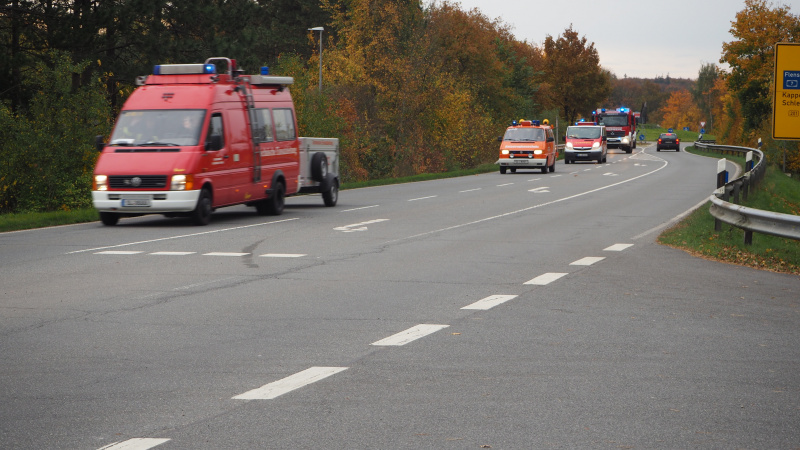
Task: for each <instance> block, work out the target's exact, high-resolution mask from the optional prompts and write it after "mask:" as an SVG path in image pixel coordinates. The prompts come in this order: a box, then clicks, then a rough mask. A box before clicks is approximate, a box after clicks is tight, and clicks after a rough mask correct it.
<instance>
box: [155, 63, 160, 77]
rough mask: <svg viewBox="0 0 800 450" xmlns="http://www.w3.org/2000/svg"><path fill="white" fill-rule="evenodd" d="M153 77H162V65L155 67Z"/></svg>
mask: <svg viewBox="0 0 800 450" xmlns="http://www.w3.org/2000/svg"><path fill="white" fill-rule="evenodd" d="M153 75H161V65H159V64H156V65H155V66H154V67H153Z"/></svg>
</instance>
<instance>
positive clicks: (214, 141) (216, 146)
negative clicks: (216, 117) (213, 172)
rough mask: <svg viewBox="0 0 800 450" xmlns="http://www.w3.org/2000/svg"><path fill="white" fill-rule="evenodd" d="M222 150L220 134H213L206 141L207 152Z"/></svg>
mask: <svg viewBox="0 0 800 450" xmlns="http://www.w3.org/2000/svg"><path fill="white" fill-rule="evenodd" d="M220 149H222V136H220V135H219V134H212V135H211V136H209V137H208V140H207V141H206V150H210V151H217V150H220Z"/></svg>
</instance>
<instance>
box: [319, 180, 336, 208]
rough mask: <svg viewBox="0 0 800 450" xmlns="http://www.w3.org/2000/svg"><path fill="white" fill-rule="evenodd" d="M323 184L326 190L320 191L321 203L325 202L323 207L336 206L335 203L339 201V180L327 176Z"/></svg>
mask: <svg viewBox="0 0 800 450" xmlns="http://www.w3.org/2000/svg"><path fill="white" fill-rule="evenodd" d="M325 184H326V186H325V187H326V189H325V190H324V191H322V201H323V202H325V206H336V202H337V201H339V180H337V179H336V178H334V177H333V175H330V174H329V175H328V178H327V180H325Z"/></svg>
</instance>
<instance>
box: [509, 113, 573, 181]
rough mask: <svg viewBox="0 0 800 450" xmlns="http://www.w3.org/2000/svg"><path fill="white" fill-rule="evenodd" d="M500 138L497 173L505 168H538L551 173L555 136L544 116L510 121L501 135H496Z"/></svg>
mask: <svg viewBox="0 0 800 450" xmlns="http://www.w3.org/2000/svg"><path fill="white" fill-rule="evenodd" d="M497 140H498V141H500V159H498V160H497V162H495V164H499V165H500V173H502V174H504V173H506V171H507V170H508V169H511V173H514V172H516V171H517V169H540V170H541V171H542V173H547V172H548V171H550V172H555V170H556V158H557V157H558V152H557V150H556V142H555V135H554V134H553V129H552V128H551V127H550V125H549V122H548V121H547V119H545V120H544V121H542V122H540V121H538V120H520V121H519V123H517V122H516V121H514V122H512V124H511V126H510V127H508V128H507V129H506V133H505V135H503V136H501V137H498V138H497Z"/></svg>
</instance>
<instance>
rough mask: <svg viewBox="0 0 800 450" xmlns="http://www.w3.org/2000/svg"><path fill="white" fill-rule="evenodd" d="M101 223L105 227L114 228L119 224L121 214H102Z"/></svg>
mask: <svg viewBox="0 0 800 450" xmlns="http://www.w3.org/2000/svg"><path fill="white" fill-rule="evenodd" d="M100 221H101V222H103V225H108V226H114V225H116V224H117V222H119V214H117V213H112V212H101V213H100Z"/></svg>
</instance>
